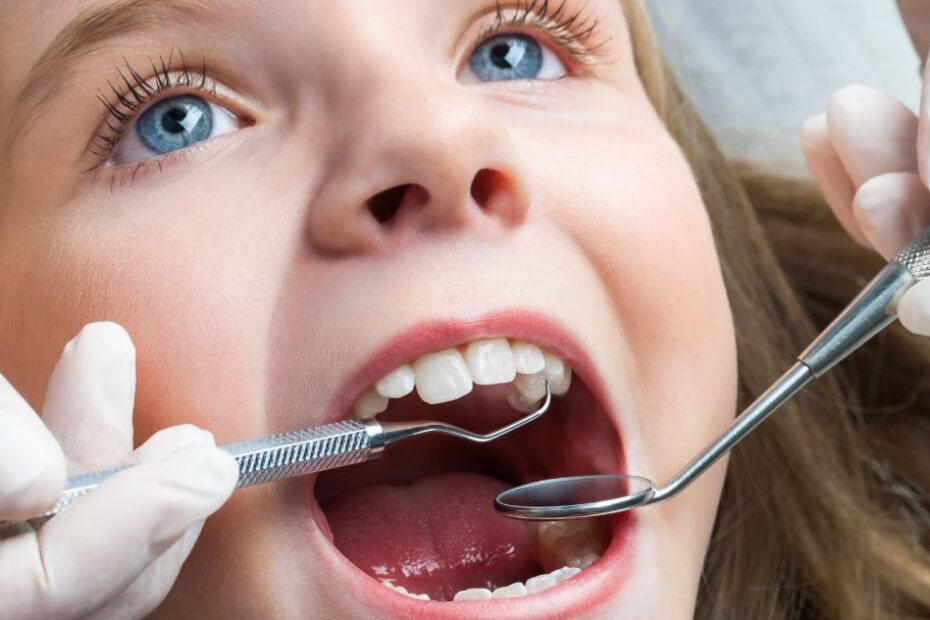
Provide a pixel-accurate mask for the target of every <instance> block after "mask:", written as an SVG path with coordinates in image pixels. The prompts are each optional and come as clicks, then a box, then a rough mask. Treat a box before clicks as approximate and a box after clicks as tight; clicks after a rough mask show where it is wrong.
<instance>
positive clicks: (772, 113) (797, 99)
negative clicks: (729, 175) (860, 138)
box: [647, 0, 930, 177]
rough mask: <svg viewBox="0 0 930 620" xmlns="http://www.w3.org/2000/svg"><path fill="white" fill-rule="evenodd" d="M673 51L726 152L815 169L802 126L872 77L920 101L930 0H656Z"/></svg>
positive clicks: (757, 162) (653, 10)
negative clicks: (839, 93)
mask: <svg viewBox="0 0 930 620" xmlns="http://www.w3.org/2000/svg"><path fill="white" fill-rule="evenodd" d="M647 5H648V7H649V11H650V14H651V16H652V19H653V23H654V25H655V28H656V32H657V35H658V37H659V42H660V44H661V46H662V48H663V50H664V53H665V56H666V59H667V60H668V62H669V64H670V65H671V67H672V70H673V72H674V73H675V76H676V77H677V78H678V80H679V82H680V83H681V84H682V86H683V87H684V90H685V92H686V93H688V95H689V96H690V97H691V98H692V100H693V101H694V104H695V105H696V107H697V108H698V111H699V112H700V113H701V115H702V117H703V118H704V120H705V121H706V122H707V124H708V125H709V126H710V129H711V131H712V132H713V133H714V135H715V136H716V138H717V140H718V142H719V143H720V146H721V147H722V148H723V150H724V151H725V152H726V154H727V155H728V156H729V157H730V158H731V159H733V160H735V161H736V162H738V163H740V164H746V165H748V166H752V167H758V168H760V169H765V170H773V167H774V169H777V170H779V171H780V172H781V173H782V174H784V175H787V176H801V177H807V171H806V168H805V167H804V159H803V157H802V155H801V147H800V143H799V141H798V130H799V129H800V127H801V124H802V123H803V122H804V121H805V120H807V119H808V118H809V117H810V116H812V115H814V114H818V113H820V112H823V111H824V109H825V107H826V104H827V101H828V99H829V97H830V95H831V94H832V93H833V92H835V91H836V90H838V89H840V88H842V87H843V86H846V85H848V84H866V85H869V86H873V87H875V88H878V89H881V90H883V91H885V92H886V93H888V94H889V95H891V96H893V97H895V98H897V99H899V100H901V101H902V102H904V103H905V104H906V105H908V106H909V107H910V108H912V109H913V110H915V111H916V110H917V106H918V104H919V101H920V73H921V66H922V62H923V59H924V58H925V57H926V55H927V50H928V47H930V36H928V33H930V0H899V1H898V2H895V0H775V1H772V0H648V2H647Z"/></svg>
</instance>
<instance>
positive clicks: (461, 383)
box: [352, 338, 572, 419]
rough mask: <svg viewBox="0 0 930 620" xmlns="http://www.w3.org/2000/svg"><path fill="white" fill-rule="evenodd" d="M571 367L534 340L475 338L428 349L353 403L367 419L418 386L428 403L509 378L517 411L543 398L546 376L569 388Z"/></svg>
mask: <svg viewBox="0 0 930 620" xmlns="http://www.w3.org/2000/svg"><path fill="white" fill-rule="evenodd" d="M571 379H572V371H571V368H569V367H568V365H566V364H565V362H564V361H562V360H561V359H560V358H558V357H556V356H555V355H553V354H551V353H548V352H546V351H543V350H542V349H540V348H539V347H538V346H536V345H535V344H532V343H529V342H523V341H521V340H513V341H508V340H507V339H506V338H491V339H487V340H476V341H474V342H470V343H468V344H467V345H464V346H459V347H454V348H449V349H443V350H442V351H436V352H434V353H426V354H424V355H421V356H420V357H418V358H417V359H416V360H414V361H413V362H411V363H409V364H401V365H400V366H398V367H397V368H395V369H394V370H392V371H391V372H389V373H387V374H386V375H384V376H383V377H382V378H381V379H379V380H378V381H377V382H375V384H374V385H373V386H372V387H370V388H368V389H367V390H366V391H365V392H364V393H363V394H362V395H361V396H360V397H359V398H358V400H356V401H355V404H354V405H353V406H352V413H353V414H354V415H355V417H357V418H361V419H370V418H373V417H375V416H376V415H378V414H379V413H381V412H382V411H384V410H385V409H386V408H387V406H388V401H389V399H391V398H401V397H403V396H406V395H407V394H409V393H410V392H412V391H413V389H414V388H416V390H417V394H418V395H419V396H420V398H421V399H422V400H423V401H424V402H427V403H430V404H437V403H444V402H447V401H450V400H455V399H457V398H461V397H462V396H464V395H466V394H468V393H469V392H471V390H472V386H473V385H474V384H476V383H477V384H478V385H493V384H498V383H510V382H513V388H512V390H511V392H510V394H509V395H508V397H507V401H508V402H509V403H510V404H511V405H512V406H513V407H515V408H516V409H519V410H521V411H532V410H533V409H534V408H535V404H536V403H537V402H538V401H539V399H541V398H542V397H543V396H545V393H546V389H545V384H544V382H543V381H544V380H545V381H548V382H549V387H550V388H551V390H552V393H553V394H555V395H561V394H564V393H565V392H567V391H568V388H569V386H570V385H571Z"/></svg>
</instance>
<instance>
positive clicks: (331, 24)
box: [0, 0, 736, 618]
mask: <svg viewBox="0 0 930 620" xmlns="http://www.w3.org/2000/svg"><path fill="white" fill-rule="evenodd" d="M99 4H100V3H99V2H98V3H92V2H80V1H75V2H69V3H61V2H57V1H55V2H53V1H51V0H48V1H41V2H40V1H36V2H28V3H26V2H22V3H15V4H14V5H13V6H11V7H9V8H8V10H6V11H5V13H4V16H3V17H2V18H0V58H2V59H4V62H3V70H2V71H0V118H4V119H6V118H10V115H11V113H12V105H13V100H14V98H15V95H16V93H17V92H18V91H19V89H20V88H21V87H22V85H23V81H24V79H25V75H26V72H27V71H28V69H29V67H31V66H32V65H33V63H35V61H36V60H37V59H38V58H39V56H40V55H41V54H42V51H43V50H44V48H45V47H46V46H47V45H48V43H49V41H50V40H51V39H52V37H54V36H55V34H56V33H57V32H58V31H59V30H60V29H61V28H62V27H63V26H64V24H65V23H67V22H68V21H69V20H70V19H72V18H73V17H74V16H75V15H76V14H77V13H79V12H80V11H82V10H84V9H85V8H87V7H89V6H92V5H93V6H97V5H99ZM222 4H223V7H222V8H221V9H218V10H217V12H216V14H215V17H214V18H213V19H203V20H196V21H188V22H183V21H182V22H172V23H170V24H165V25H163V26H162V28H161V29H160V30H159V31H157V32H156V33H152V32H148V33H144V34H139V35H130V34H127V35H125V36H121V37H120V38H119V39H118V40H115V41H109V42H104V43H102V44H101V45H100V46H99V47H98V48H97V49H96V51H95V52H94V53H93V54H92V55H89V56H86V57H84V58H82V59H81V60H80V61H79V62H78V63H77V64H75V65H74V66H73V68H72V69H71V70H70V71H69V72H68V73H67V75H63V76H58V78H56V79H59V78H60V80H61V81H60V83H59V85H58V87H57V89H56V94H55V96H54V98H53V99H52V100H50V101H49V102H47V103H46V104H45V105H44V107H43V108H42V109H41V113H39V112H38V111H36V112H35V113H34V114H29V115H28V123H26V124H25V126H24V127H21V128H18V130H17V131H15V132H14V131H13V129H14V128H6V127H2V126H0V131H2V132H4V133H0V188H2V191H0V264H2V265H4V269H2V270H0V290H2V291H3V295H2V296H0V371H2V372H3V374H4V375H5V376H6V377H7V378H8V379H9V380H10V382H11V383H12V384H13V385H14V386H16V387H17V389H18V390H19V391H20V392H21V393H22V394H23V395H24V397H25V398H26V399H27V400H28V401H29V402H30V404H31V405H32V406H33V407H34V408H35V409H36V410H41V406H42V399H43V394H44V391H45V386H46V383H47V381H48V377H49V374H50V372H51V370H52V367H53V365H54V363H55V361H56V359H57V358H58V356H59V354H60V351H61V347H62V346H63V344H64V343H65V342H66V341H67V340H68V339H69V338H71V337H72V336H73V335H74V333H76V332H77V331H78V330H79V329H80V327H81V326H82V325H84V324H85V323H88V322H91V321H97V320H110V321H114V322H117V323H119V324H120V325H122V326H124V327H125V328H126V330H127V331H128V332H129V334H130V335H131V336H132V338H133V341H134V343H135V346H136V349H137V368H138V373H137V375H138V386H137V392H136V400H135V439H136V442H137V443H141V441H142V440H144V439H145V438H146V437H148V436H149V435H151V434H152V433H153V432H155V431H156V430H158V429H161V428H164V427H166V426H170V425H175V424H180V423H192V424H196V425H198V426H201V427H204V428H208V429H210V430H211V431H212V432H213V433H214V435H215V436H216V440H217V443H228V442H231V441H235V440H240V439H244V438H247V437H252V436H258V435H263V434H268V433H271V432H280V431H284V430H290V429H292V428H295V427H302V426H309V425H313V424H315V423H318V420H319V419H320V416H321V415H322V410H321V404H322V403H326V402H328V401H329V400H330V399H332V397H333V393H334V390H336V389H337V385H338V384H339V383H340V382H341V381H342V380H343V379H344V378H345V376H346V375H347V374H349V373H350V372H352V371H354V370H355V369H356V368H357V367H358V366H359V365H360V364H361V363H362V362H363V361H364V360H365V359H366V358H367V357H368V356H369V355H370V353H371V352H372V351H373V350H374V349H375V348H377V347H378V346H379V345H380V344H382V343H383V342H385V341H386V340H388V339H389V338H390V337H391V336H393V335H394V334H396V333H398V332H399V331H401V330H403V329H405V328H408V327H409V326H411V325H413V324H415V323H418V322H420V321H424V320H428V319H440V318H450V317H457V318H463V319H470V318H475V317H479V316H481V315H483V314H486V313H488V312H494V311H500V310H502V309H507V308H521V309H528V310H532V311H536V312H540V313H543V314H545V315H546V316H549V317H551V318H554V319H555V320H557V321H560V322H562V324H563V325H565V326H566V327H567V328H568V329H569V330H570V331H571V332H572V333H573V334H574V335H575V337H576V338H577V339H578V340H579V341H580V342H581V344H582V345H583V346H584V347H585V348H586V350H587V351H588V353H589V354H590V356H591V358H592V360H593V362H594V364H595V365H596V366H597V367H598V369H599V371H600V373H601V374H602V376H604V377H605V378H607V379H608V381H607V383H608V388H609V390H608V391H609V395H608V397H609V399H610V401H611V405H612V408H613V409H614V410H615V411H617V412H619V413H618V414H617V418H616V420H615V422H616V423H617V425H618V426H619V427H620V429H621V433H622V435H623V441H624V450H625V456H626V460H627V463H628V466H629V470H630V471H632V472H642V473H643V474H645V475H648V476H650V477H652V478H653V479H655V480H663V479H666V478H668V477H669V476H670V475H672V474H673V473H674V472H675V471H677V470H678V469H679V468H680V467H681V466H682V465H683V464H684V463H685V462H686V461H687V460H688V459H690V458H691V457H692V456H693V455H694V454H695V453H696V452H697V451H698V450H699V449H700V448H702V447H703V446H704V445H705V444H706V443H707V441H708V440H709V439H711V438H712V437H713V436H715V435H716V434H717V433H718V432H719V431H720V430H721V429H722V428H723V427H724V426H725V425H726V424H727V423H728V421H729V419H730V418H731V417H732V416H733V414H734V402H735V394H736V358H735V346H734V334H733V326H732V321H731V316H730V311H729V307H728V304H727V299H726V294H725V290H724V286H723V282H722V279H721V275H720V270H719V265H718V262H717V257H716V253H715V250H714V244H713V239H712V236H711V233H710V227H709V223H708V219H707V215H706V212H705V208H704V205H703V204H702V202H701V199H700V196H699V193H698V190H697V188H696V184H695V181H694V178H693V175H692V173H691V171H690V169H689V168H688V167H687V165H686V163H685V161H684V159H683V157H682V156H681V154H680V152H679V149H678V147H677V145H675V143H674V142H673V141H672V139H671V138H670V137H669V135H668V134H667V132H666V130H665V128H664V126H663V125H662V123H661V122H660V121H659V120H658V118H657V117H656V115H655V113H654V111H653V109H652V107H651V105H650V103H649V101H648V99H647V98H646V95H645V93H644V91H643V88H642V85H641V82H640V80H639V77H638V76H637V74H636V71H635V67H634V64H633V58H632V53H631V49H630V43H629V38H628V31H627V26H626V23H625V21H624V17H623V14H622V11H621V9H620V6H619V5H618V4H616V3H615V2H612V1H610V0H592V1H591V2H588V3H587V4H588V9H587V11H588V12H589V13H591V14H597V15H598V17H599V26H598V31H597V32H598V34H597V35H596V37H595V40H592V41H593V42H601V41H603V42H604V43H603V46H602V47H601V48H600V49H599V51H598V52H597V58H598V59H599V63H598V64H597V65H596V66H595V67H593V68H586V67H583V66H580V65H578V64H577V63H572V62H571V61H570V60H568V56H567V55H565V54H564V52H560V51H558V50H559V49H560V48H559V46H558V44H556V43H550V42H548V41H549V40H548V39H547V38H546V35H545V34H544V33H541V32H539V31H536V30H533V29H526V30H525V32H527V33H528V34H534V36H535V37H536V38H537V40H539V41H540V42H542V43H543V44H544V45H548V46H549V47H550V48H551V49H553V50H556V53H557V54H562V56H563V58H565V65H566V67H567V72H568V73H569V74H572V75H573V76H572V77H568V78H564V79H560V80H553V81H534V82H520V83H517V82H511V83H507V82H499V83H494V84H490V83H486V84H463V83H461V82H460V81H459V80H457V77H456V76H457V74H459V70H460V68H461V67H462V66H463V65H465V64H467V54H468V52H469V51H470V46H471V45H473V44H474V43H475V42H476V41H475V37H476V36H477V35H478V32H479V30H480V27H481V25H482V24H485V23H488V22H490V21H491V20H492V18H493V6H494V3H493V2H479V1H471V0H470V1H468V2H459V1H458V0H456V1H453V0H443V1H442V2H435V3H432V2H431V3H422V2H419V1H417V0H392V1H390V2H384V1H382V0H359V1H357V2H351V3H332V2H326V1H323V0H318V1H317V0H312V1H308V0H300V1H298V0H283V1H281V2H276V3H274V10H267V8H268V7H264V8H263V7H262V5H261V4H260V3H246V2H233V1H230V2H227V3H222ZM582 4H583V3H581V2H569V3H568V7H570V8H575V9H577V8H579V7H580V6H581V5H582ZM6 8H7V7H5V9H6ZM172 49H176V50H177V49H180V50H183V51H185V52H186V54H187V55H188V57H190V58H199V57H200V54H201V50H202V51H203V54H204V56H205V57H206V61H207V67H208V72H209V73H210V75H211V77H212V78H214V79H215V80H216V82H217V85H218V88H217V93H218V95H220V96H221V98H218V99H216V101H217V103H219V104H221V105H223V106H224V107H226V108H227V109H229V110H230V111H231V112H233V113H234V114H236V115H238V116H239V117H241V118H243V119H250V121H251V122H250V123H248V124H249V126H247V127H244V128H242V129H240V130H239V131H236V132H233V133H230V134H226V135H223V136H219V137H217V138H215V139H213V140H210V141H208V142H204V143H202V144H200V145H198V146H196V147H194V148H191V149H188V150H187V151H185V152H183V153H182V154H180V155H179V156H168V157H163V158H162V164H163V165H162V169H161V170H160V171H159V170H158V168H157V167H156V166H149V167H148V168H146V169H145V170H142V171H139V172H138V173H137V175H136V177H135V179H134V180H130V176H131V175H130V174H129V173H128V172H127V170H129V169H131V165H130V166H123V167H114V166H102V167H98V168H96V169H94V170H92V171H90V172H85V171H86V170H87V169H88V168H91V167H92V166H94V165H95V164H97V163H99V159H98V158H96V157H95V156H94V155H93V154H92V153H89V152H88V151H87V148H86V147H87V145H88V143H89V142H90V140H91V139H92V136H93V134H94V133H95V132H96V131H98V130H99V128H100V126H101V124H102V123H103V122H104V119H105V118H106V110H105V109H104V107H103V106H102V105H101V104H100V103H99V102H98V101H97V100H96V98H95V95H96V92H97V90H98V89H101V90H103V89H105V88H106V80H107V78H109V79H111V80H112V79H114V78H116V77H117V73H116V67H117V66H118V65H120V64H121V63H122V61H121V58H122V56H125V57H126V58H127V59H128V61H129V62H130V64H132V65H133V66H134V67H135V68H136V69H138V70H139V71H140V72H142V73H143V74H144V75H145V77H148V76H149V74H147V73H145V71H144V68H145V67H146V66H147V62H148V61H147V58H148V57H150V56H152V57H157V56H158V55H159V54H161V55H163V56H166V57H167V55H168V54H169V52H171V50H172ZM191 64H196V65H199V62H192V63H191ZM169 94H171V93H169ZM174 94H177V93H174ZM17 118H18V117H17ZM481 170H485V171H491V174H486V175H485V176H484V179H485V180H488V179H489V181H488V182H487V184H486V190H487V191H485V192H484V193H483V195H481V196H479V198H475V196H473V195H472V194H471V193H470V192H469V188H470V187H471V185H472V182H473V180H474V179H475V178H476V176H477V175H479V171H481ZM403 183H414V184H417V185H418V186H419V189H418V190H417V192H416V193H414V194H413V196H414V197H415V198H416V200H409V201H407V202H405V203H404V204H402V205H401V208H400V210H399V212H398V214H397V216H396V217H395V218H394V219H393V220H392V224H391V225H390V226H382V225H379V224H377V222H375V220H374V219H373V218H371V216H370V214H369V213H368V210H367V209H366V208H365V201H366V200H367V199H368V198H370V197H371V196H373V195H375V194H377V193H378V192H380V191H383V190H385V189H388V188H390V187H393V186H396V185H399V184H403ZM37 283H41V284H40V285H37ZM723 474H724V469H723V466H722V465H718V466H716V467H715V468H713V469H712V470H711V471H710V472H709V473H708V474H706V475H705V476H704V477H703V478H701V479H700V480H699V481H698V482H696V483H695V484H694V485H693V486H692V487H690V488H689V489H688V490H687V491H685V492H684V493H682V494H681V495H680V496H679V497H678V498H676V500H675V501H673V502H670V503H667V504H662V505H659V506H655V507H653V508H650V509H649V510H648V511H643V512H641V513H640V514H639V516H638V520H639V530H638V531H639V533H638V536H639V539H638V543H637V544H638V546H639V555H638V556H637V560H636V568H635V571H634V574H633V576H632V577H631V579H630V581H629V582H628V585H627V587H625V588H622V589H620V591H618V592H615V593H612V594H611V595H610V596H608V597H607V598H606V600H605V601H604V602H603V603H602V604H601V605H600V606H598V607H596V608H595V609H592V610H591V611H590V615H591V616H592V617H617V614H618V613H619V612H621V611H622V612H624V613H634V612H635V613H634V615H638V616H639V617H663V618H683V617H690V615H691V613H692V610H693V606H694V602H695V596H696V589H697V585H698V580H699V575H700V570H701V566H702V563H703V559H704V555H705V551H706V546H707V543H708V538H709V534H710V531H711V527H712V524H713V518H714V514H715V511H716V506H717V503H718V499H719V492H720V487H721V484H722V480H723ZM310 494H311V492H310V489H309V486H308V485H307V484H306V481H297V482H291V483H285V484H279V485H265V486H263V487H259V488H255V489H252V490H249V491H243V492H240V493H237V494H236V495H235V496H234V497H233V499H232V500H230V501H229V502H228V503H227V505H226V506H224V508H223V509H221V510H220V512H219V513H217V515H216V516H214V517H213V518H211V519H210V520H209V521H208V523H207V526H206V528H205V530H204V534H203V536H202V538H201V540H200V542H199V543H198V545H197V547H196V548H195V549H194V551H193V554H192V556H191V558H190V559H189V561H188V562H187V564H186V565H185V569H184V571H183V572H182V574H181V576H180V579H179V581H178V583H177V584H176V586H175V589H174V590H173V591H172V594H171V595H170V596H169V598H168V600H167V601H166V603H165V604H164V605H163V606H162V608H161V609H160V611H161V612H162V613H163V614H164V615H165V616H166V617H176V616H177V615H178V614H181V613H183V611H184V610H185V609H186V610H189V609H190V608H191V607H192V606H196V608H197V609H198V610H200V615H201V617H204V616H210V617H232V616H236V617H240V616H247V617H260V616H269V615H278V616H281V615H283V616H294V617H308V616H314V617H352V616H368V617H370V616H371V615H372V613H373V612H372V611H371V610H365V609H361V608H359V607H358V603H357V602H355V601H354V600H353V597H352V595H351V592H342V591H334V590H333V588H331V587H330V585H329V584H330V580H329V577H328V576H327V569H326V566H325V565H321V564H320V563H318V562H314V561H313V559H312V558H310V559H308V558H307V557H306V556H307V553H306V549H305V548H303V547H302V546H301V545H300V544H299V543H297V544H295V541H300V540H302V539H303V537H305V536H307V535H311V536H313V535H318V532H316V530H315V526H314V525H312V524H310V523H308V521H307V519H306V513H305V511H303V509H302V508H300V506H302V505H303V504H304V503H306V502H308V501H309V497H310ZM255 523H261V524H263V528H256V527H254V524H255ZM101 535H103V534H101ZM256 566H262V567H263V570H261V571H256V570H254V568H255V567H256ZM634 584H635V587H634Z"/></svg>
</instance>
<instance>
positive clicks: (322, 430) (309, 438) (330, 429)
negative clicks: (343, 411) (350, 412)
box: [223, 420, 372, 488]
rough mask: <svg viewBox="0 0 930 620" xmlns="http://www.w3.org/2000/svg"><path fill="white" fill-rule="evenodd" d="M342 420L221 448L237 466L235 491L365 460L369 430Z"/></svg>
mask: <svg viewBox="0 0 930 620" xmlns="http://www.w3.org/2000/svg"><path fill="white" fill-rule="evenodd" d="M370 428H371V427H369V426H366V425H365V423H364V422H359V421H356V420H344V421H342V422H336V423H334V424H327V425H326V426H320V427H317V428H305V429H302V430H299V431H292V432H290V433H281V434H280V435H273V436H271V437H262V438H260V439H251V440H249V441H243V442H240V443H234V444H230V445H228V446H223V449H224V450H226V451H227V452H229V453H230V454H232V455H233V457H235V459H236V462H237V463H238V464H239V482H238V483H237V484H236V487H237V488H242V487H249V486H252V485H254V484H261V483H263V482H271V481H272V480H281V479H282V478H293V477H295V476H304V475H306V474H312V473H314V472H318V471H324V470H327V469H334V468H336V467H343V466H344V465H353V464H355V463H361V462H362V461H366V460H368V455H369V453H370V452H371V449H372V445H371V439H372V431H371V430H369V429H370Z"/></svg>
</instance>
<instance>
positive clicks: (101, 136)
mask: <svg viewBox="0 0 930 620" xmlns="http://www.w3.org/2000/svg"><path fill="white" fill-rule="evenodd" d="M173 57H174V52H172V53H170V54H168V58H167V59H166V58H165V57H164V56H161V55H159V56H158V62H157V63H156V61H155V60H153V59H151V58H149V64H150V66H151V67H152V74H153V75H152V77H151V78H144V77H142V75H141V74H140V73H139V72H138V71H136V70H135V69H134V68H133V66H132V65H131V64H129V61H128V60H126V59H125V58H124V59H123V67H117V68H116V72H117V74H118V75H119V78H118V81H119V82H121V83H122V84H123V86H124V89H125V90H121V89H120V88H119V87H117V86H115V85H114V84H113V82H112V81H110V80H107V86H108V87H109V88H110V93H111V94H110V95H109V96H107V95H105V94H104V93H103V92H99V91H98V93H97V99H98V100H99V101H100V103H102V104H103V106H104V107H105V108H106V111H107V118H106V119H105V121H104V123H103V128H102V129H101V130H100V131H98V132H97V133H96V134H94V137H93V139H92V140H91V143H90V145H89V146H88V150H90V152H91V153H93V154H94V155H96V156H98V157H99V158H100V159H101V162H100V163H101V164H102V163H103V162H104V160H106V158H107V157H109V155H110V153H112V152H113V149H114V148H116V145H117V144H119V141H120V139H121V138H122V137H123V134H124V133H126V130H127V129H128V128H129V125H130V123H131V122H132V121H133V120H134V119H135V118H136V116H137V115H138V114H139V112H140V110H142V108H144V107H145V106H146V104H148V103H149V102H150V101H151V100H152V99H153V98H155V97H157V96H158V95H159V94H161V93H163V92H167V91H174V90H177V89H186V90H189V91H193V92H195V93H202V94H206V95H208V96H210V97H211V98H214V99H215V98H217V95H216V83H215V82H214V81H213V80H212V79H211V78H210V77H209V73H208V71H207V63H206V59H205V57H204V58H203V59H202V60H201V63H200V67H199V69H193V68H191V67H190V65H188V64H187V60H186V59H185V58H184V54H182V53H178V57H179V58H180V63H181V66H180V69H176V70H172V69H171V66H172V61H173V59H174V58H173ZM95 167H96V166H95Z"/></svg>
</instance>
